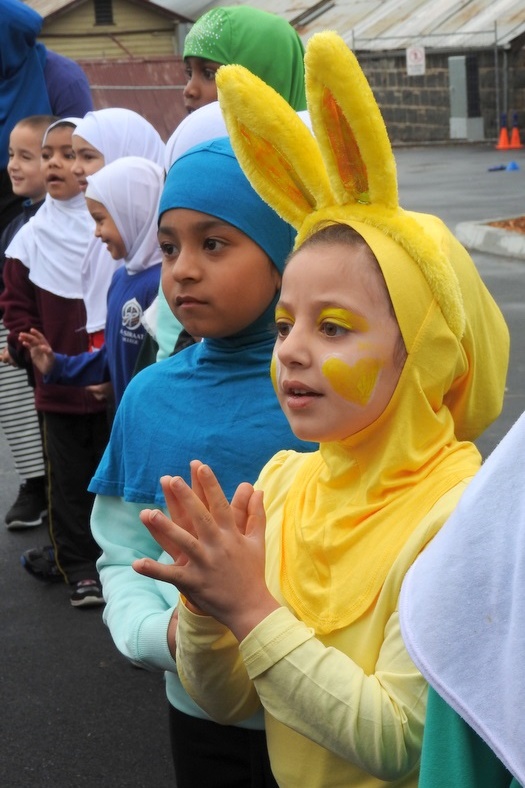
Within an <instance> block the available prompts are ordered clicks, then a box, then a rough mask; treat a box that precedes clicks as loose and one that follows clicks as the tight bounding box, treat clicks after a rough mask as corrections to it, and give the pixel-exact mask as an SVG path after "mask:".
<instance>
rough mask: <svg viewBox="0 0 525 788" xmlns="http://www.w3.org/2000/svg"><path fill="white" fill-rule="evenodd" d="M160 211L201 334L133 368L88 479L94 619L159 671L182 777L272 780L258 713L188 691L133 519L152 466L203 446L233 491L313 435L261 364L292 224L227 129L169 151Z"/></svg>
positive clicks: (168, 249) (151, 501)
mask: <svg viewBox="0 0 525 788" xmlns="http://www.w3.org/2000/svg"><path fill="white" fill-rule="evenodd" d="M159 216H160V218H159V242H160V245H161V250H162V254H163V262H162V285H163V290H164V294H165V296H166V299H167V301H168V303H169V305H170V307H171V309H172V310H173V311H174V313H175V315H176V317H177V318H178V320H179V321H180V322H181V323H182V325H183V326H184V328H185V329H186V330H187V331H188V332H189V333H190V334H191V335H192V336H194V337H199V338H201V337H202V341H200V342H197V343H196V344H194V345H192V346H190V347H187V348H186V349H184V350H182V351H181V352H180V353H178V354H176V355H175V356H172V357H171V358H168V359H165V360H164V361H161V362H159V363H157V364H153V365H152V366H150V367H147V368H146V369H145V370H143V371H142V372H141V373H140V374H139V375H137V376H136V377H135V378H134V379H133V380H132V381H131V383H130V384H129V386H128V388H127V389H126V391H125V393H124V397H123V399H122V401H121V404H120V407H119V408H118V411H117V414H116V417H115V422H114V426H113V432H112V436H111V440H110V443H109V445H108V447H107V450H106V452H105V454H104V457H103V459H102V462H101V464H100V466H99V468H98V470H97V472H96V474H95V477H94V479H93V481H92V483H91V486H90V490H91V491H92V492H95V493H97V497H96V501H95V506H94V510H93V516H92V530H93V534H94V536H95V539H96V540H97V542H98V543H99V545H100V547H101V549H102V551H103V552H102V557H101V558H100V562H99V564H98V567H99V570H100V573H101V580H102V584H103V590H104V596H105V599H106V603H107V604H106V608H105V613H104V618H105V622H106V623H107V624H108V626H109V628H110V630H111V633H112V636H113V638H114V640H115V643H116V645H117V647H118V648H119V649H120V650H121V651H122V652H123V653H124V654H125V655H126V656H127V657H128V658H129V659H130V660H131V661H132V662H133V663H134V664H138V665H140V666H143V667H146V668H149V669H157V670H164V671H166V689H167V695H168V700H169V703H170V726H171V738H172V749H173V756H174V763H175V773H176V781H177V786H178V788H185V786H192V787H194V786H197V785H206V786H207V788H220V787H221V788H222V787H224V788H227V787H228V788H230V787H231V786H233V785H239V786H255V785H258V786H275V782H274V779H273V777H272V775H271V772H270V768H269V764H268V760H267V753H266V742H265V734H264V730H263V721H262V716H261V717H259V716H256V717H253V718H250V719H248V720H245V721H243V722H242V723H241V724H240V725H239V726H226V727H225V726H220V725H218V724H216V723H214V722H212V721H210V720H209V718H208V717H207V716H206V715H205V714H204V713H203V712H202V711H201V709H200V708H199V707H198V706H197V705H196V704H195V703H194V702H193V701H192V700H191V699H190V697H189V696H188V695H187V694H186V693H185V691H184V689H183V688H182V685H181V683H180V680H179V678H178V675H177V666H176V663H175V637H176V626H177V619H176V612H175V611H176V607H177V600H178V592H177V590H176V589H175V588H174V587H173V586H171V585H169V584H164V583H160V582H157V581H154V580H151V579H148V578H145V577H143V576H140V575H138V574H137V573H136V572H134V570H133V569H132V567H131V564H132V562H133V561H134V560H135V559H136V558H141V557H144V556H148V557H151V558H154V559H156V560H160V561H169V562H171V560H172V559H171V558H170V557H169V556H168V555H167V554H163V552H162V548H161V547H159V545H158V544H157V543H156V542H155V541H154V539H153V538H152V537H151V535H150V534H149V532H148V531H147V529H146V528H145V527H144V526H143V525H142V523H141V521H140V519H139V513H140V511H141V510H142V509H143V508H145V507H151V506H152V505H153V506H164V496H163V493H162V489H161V485H160V478H161V477H162V476H164V475H167V474H169V475H180V476H182V477H183V478H185V479H187V480H189V463H190V461H191V460H192V459H194V458H195V457H201V456H205V457H207V458H211V459H210V463H213V467H214V468H216V469H217V473H218V477H219V479H220V482H221V484H222V485H223V488H224V490H225V492H226V495H228V496H232V495H233V492H234V491H235V489H236V487H237V485H238V484H239V483H240V481H242V480H245V479H249V480H251V481H254V480H255V478H256V477H257V475H258V472H259V470H260V469H261V468H262V466H263V465H264V463H265V462H266V461H267V460H268V459H269V458H270V457H271V456H272V455H273V454H274V453H275V452H276V451H278V450H280V449H294V448H296V449H297V450H300V451H305V450H306V451H308V449H309V448H310V449H313V448H314V446H313V445H311V444H304V443H303V442H301V441H299V440H298V439H297V438H295V437H294V435H293V433H292V432H291V430H290V427H289V426H288V423H287V421H286V419H285V417H284V415H283V413H282V411H281V409H280V407H279V404H278V402H277V398H276V397H275V394H274V391H273V387H272V384H271V380H270V374H269V369H270V361H271V356H272V349H273V343H274V332H273V317H274V307H275V304H276V302H277V298H278V292H279V288H280V280H281V273H282V271H283V267H284V261H285V259H286V257H287V255H288V254H289V252H290V251H291V249H292V245H293V241H294V231H293V230H292V228H291V227H290V225H288V224H287V223H285V222H284V221H282V220H281V219H280V218H279V217H278V216H277V214H276V213H274V211H273V210H272V209H270V208H269V207H268V205H267V204H266V203H265V202H263V200H261V199H260V197H259V196H258V195H257V194H256V192H255V191H254V190H253V189H252V187H251V186H250V184H249V182H248V180H247V179H246V177H245V176H244V174H243V173H242V171H241V169H240V167H239V164H238V163H237V160H236V158H235V155H234V154H233V151H232V149H231V146H230V143H229V141H228V139H226V138H224V139H223V138H221V139H216V140H212V141H211V142H206V143H203V144H201V145H198V146H196V147H194V148H192V149H190V150H189V151H187V152H186V153H185V154H184V155H183V156H182V157H181V158H179V159H178V160H177V161H176V162H175V164H174V165H173V167H172V168H171V170H170V172H169V174H168V177H167V181H166V184H165V188H164V191H163V194H162V197H161V202H160V209H159ZM167 436H168V437H167ZM252 775H253V776H252Z"/></svg>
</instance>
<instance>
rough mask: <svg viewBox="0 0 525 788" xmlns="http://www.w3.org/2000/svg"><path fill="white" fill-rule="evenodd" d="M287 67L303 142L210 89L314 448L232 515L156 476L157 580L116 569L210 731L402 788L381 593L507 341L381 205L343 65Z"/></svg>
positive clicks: (464, 444) (417, 700) (284, 457)
mask: <svg viewBox="0 0 525 788" xmlns="http://www.w3.org/2000/svg"><path fill="white" fill-rule="evenodd" d="M305 66H306V90H307V96H308V106H309V110H310V114H311V119H312V125H313V129H314V132H315V137H313V136H312V135H311V134H310V133H309V131H308V130H307V129H306V128H305V127H304V126H303V124H302V122H301V121H300V120H299V119H298V118H297V117H296V116H295V115H294V114H293V112H292V111H291V110H290V108H289V107H287V105H286V104H285V102H283V101H282V100H281V99H280V98H279V97H278V96H277V95H276V94H274V93H273V91H271V90H270V89H269V88H267V87H266V86H265V85H264V84H263V83H261V82H260V81H259V80H257V79H256V78H255V77H253V76H252V75H250V74H249V73H248V72H246V71H245V70H244V69H242V67H238V66H228V67H225V68H224V69H221V70H220V71H219V73H218V78H217V81H218V85H219V96H220V101H221V105H222V107H223V111H224V114H225V117H226V121H227V124H228V127H229V130H230V134H231V138H232V144H233V145H234V147H235V150H236V154H237V156H238V158H239V161H240V162H241V165H242V166H243V168H244V169H245V172H246V174H247V175H248V177H249V178H250V180H251V181H252V184H253V186H254V187H255V188H256V189H257V190H258V191H259V193H260V194H261V196H262V197H263V198H264V199H266V200H267V201H268V202H269V203H270V204H271V205H272V207H274V208H275V209H276V210H277V211H278V212H279V213H280V214H281V215H282V216H283V217H285V218H286V219H287V220H288V221H289V222H291V223H292V224H293V225H294V226H295V227H296V228H297V230H298V237H297V242H296V251H295V252H294V254H293V255H292V257H291V259H290V261H289V263H288V266H287V268H286V270H285V273H284V277H283V285H282V291H281V298H280V301H279V304H278V306H277V310H276V323H277V334H278V336H277V341H276V348H275V353H274V360H273V365H272V374H273V380H274V384H275V387H276V391H277V395H278V397H279V400H280V402H281V406H282V407H283V410H284V412H285V414H286V415H287V417H288V419H289V421H290V424H291V426H292V429H293V430H294V432H295V433H296V434H297V435H298V436H300V437H301V438H307V439H308V440H316V441H319V442H320V448H319V451H318V452H315V453H312V454H310V455H304V454H299V453H297V452H288V451H286V452H281V453H279V454H278V455H276V456H275V457H274V458H273V459H272V460H271V461H270V462H269V463H268V464H267V465H266V467H265V468H264V469H263V471H262V473H261V475H260V477H259V480H258V482H257V484H256V485H255V488H254V487H252V486H251V485H248V484H245V485H241V486H240V487H239V488H238V490H237V492H236V494H235V496H234V498H233V499H232V501H231V503H228V502H227V501H226V499H225V498H224V495H223V494H222V491H221V489H220V487H219V485H218V484H217V482H216V479H215V477H214V475H213V473H212V471H211V469H209V468H208V467H207V466H206V465H203V464H202V463H201V462H199V461H195V462H193V463H192V487H193V490H192V489H190V487H188V486H187V485H186V484H185V483H184V482H183V481H182V480H181V479H180V478H179V477H175V478H170V477H166V478H165V479H163V490H164V493H165V496H166V501H167V504H168V508H169V511H170V515H171V518H172V519H171V520H170V519H169V518H167V517H165V516H164V515H163V514H162V513H161V512H159V511H158V510H144V511H143V513H142V515H141V518H142V521H143V522H144V524H145V525H146V526H147V527H148V528H149V530H150V531H151V533H152V534H153V536H154V537H155V538H156V539H157V541H158V542H159V543H160V544H161V545H162V547H163V548H164V549H165V550H167V551H168V552H169V553H170V554H171V555H172V557H173V558H174V564H173V565H170V566H166V565H159V564H156V563H155V562H152V561H150V560H148V559H141V560H139V561H137V562H135V564H134V568H135V570H136V571H138V572H140V573H142V574H145V575H148V576H151V577H155V578H157V579H159V580H164V581H166V582H170V583H173V584H175V585H176V586H177V587H178V588H180V589H181V591H182V593H183V594H184V595H185V599H184V600H183V601H182V602H181V604H180V608H179V630H178V634H177V666H178V670H179V674H180V676H181V680H182V682H183V684H184V686H185V688H186V689H187V691H188V692H189V693H190V694H191V695H192V696H193V697H194V699H195V700H196V702H197V703H198V704H199V705H200V706H202V708H204V709H206V711H207V712H208V713H209V714H210V715H211V716H212V717H213V718H214V719H217V720H218V721H219V722H222V723H224V724H231V723H234V722H235V721H238V720H240V719H243V718H245V717H247V716H249V715H250V714H251V713H253V711H254V709H256V708H257V707H258V706H259V705H260V704H262V706H263V707H264V709H265V714H266V729H267V737H268V747H269V752H270V758H271V763H272V769H273V771H274V774H275V777H276V779H277V781H278V783H279V785H281V786H285V787H286V788H296V786H300V785H304V786H308V788H330V787H332V786H333V787H334V788H335V787H336V786H337V788H341V787H342V786H350V785H351V786H379V785H382V784H383V783H384V781H392V782H394V783H395V784H396V785H399V786H401V785H402V786H416V785H417V771H418V761H419V754H420V748H421V739H422V731H423V723H424V718H425V704H426V684H425V681H424V679H423V678H422V677H421V675H420V674H419V672H418V671H417V669H416V668H415V666H414V665H413V663H412V662H411V660H410V658H409V656H408V654H407V652H406V650H405V648H404V645H403V641H402V639H401V635H400V630H399V620H398V613H397V604H398V595H399V591H400V587H401V583H402V580H403V577H404V575H405V573H406V571H407V570H408V568H409V567H410V565H411V564H412V562H413V561H414V560H415V558H416V557H417V555H418V554H419V553H420V551H421V550H422V549H423V548H424V547H425V545H426V544H427V543H428V542H429V540H430V539H432V537H433V536H434V535H435V533H436V532H437V531H438V530H439V528H440V527H441V526H442V525H443V523H444V522H445V520H446V519H447V517H448V516H449V514H450V513H451V511H452V510H453V509H454V507H455V505H456V504H457V502H458V500H459V498H460V496H461V494H462V492H463V490H464V489H465V487H466V485H467V483H468V481H469V480H470V479H471V478H472V477H473V476H474V474H475V473H476V472H477V470H478V468H479V466H480V456H479V453H478V452H477V450H476V448H475V446H474V445H473V444H472V443H471V442H470V441H472V440H473V439H474V438H475V437H477V436H478V435H479V434H480V433H481V432H482V431H483V429H484V428H485V427H486V426H487V425H488V424H489V423H490V422H491V421H492V420H494V419H495V418H496V417H497V416H498V414H499V412H500V409H501V404H502V398H503V391H504V385H505V373H506V367H507V359H508V332H507V329H506V326H505V323H504V321H503V318H502V316H501V314H500V312H499V309H498V308H497V306H496V304H495V303H494V301H493V299H492V298H491V296H490V294H489V293H488V291H487V290H486V288H485V287H484V285H483V283H482V281H481V279H480V277H479V275H478V274H477V271H476V269H475V267H474V264H473V262H472V260H471V259H470V257H469V255H468V254H467V252H466V251H465V250H464V249H463V247H462V246H461V245H460V244H459V243H458V242H457V241H456V240H455V239H454V238H453V236H452V235H451V234H450V232H449V231H448V230H447V228H446V227H445V226H444V225H443V224H442V223H441V222H440V221H439V220H438V219H437V218H436V217H432V216H425V215H422V214H415V213H408V212H405V211H404V210H403V209H401V208H400V207H399V205H398V201H397V183H396V175H395V163H394V158H393V155H392V151H391V148H390V144H389V141H388V137H387V134H386V130H385V127H384V124H383V121H382V118H381V116H380V113H379V110H378V108H377V105H376V103H375V101H374V98H373V95H372V93H371V91H370V88H369V86H368V84H367V82H366V80H365V78H364V76H363V74H362V72H361V70H360V68H359V66H358V64H357V61H356V59H355V58H354V56H353V55H352V53H351V52H350V51H349V50H348V49H347V48H346V46H345V45H344V43H343V42H342V40H341V39H340V38H339V37H338V36H337V35H336V34H334V33H322V34H319V35H317V36H314V37H313V38H312V39H311V40H310V42H309V45H308V48H307V55H306V59H305ZM202 459H204V460H205V459H206V458H202ZM263 493H264V505H263ZM265 522H266V531H265Z"/></svg>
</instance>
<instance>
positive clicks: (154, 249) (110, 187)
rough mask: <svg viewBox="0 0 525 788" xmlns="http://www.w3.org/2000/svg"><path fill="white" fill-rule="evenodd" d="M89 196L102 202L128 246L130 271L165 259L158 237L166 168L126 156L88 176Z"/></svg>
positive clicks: (126, 260)
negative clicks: (160, 203) (159, 212)
mask: <svg viewBox="0 0 525 788" xmlns="http://www.w3.org/2000/svg"><path fill="white" fill-rule="evenodd" d="M87 182H88V187H87V189H86V197H90V198H91V199H93V200H96V201H97V202H100V203H102V205H103V206H104V207H105V208H106V210H107V211H108V213H109V215H110V216H111V218H112V219H113V221H114V222H115V225H116V226H117V229H118V231H119V233H120V235H121V238H122V240H123V242H124V246H125V247H126V250H127V254H126V256H125V258H124V265H125V266H126V270H127V272H128V273H129V274H137V273H139V271H145V270H146V269H147V268H151V266H153V265H157V264H158V263H160V262H161V261H162V253H161V251H160V248H159V242H158V240H157V216H158V211H159V200H160V195H161V193H162V188H163V186H164V170H163V168H162V167H159V165H158V164H155V163H154V162H152V161H148V159H143V158H140V157H139V156H124V157H123V158H122V159H117V160H116V161H113V162H111V164H108V165H106V166H105V167H103V168H102V169H101V170H99V171H98V172H96V173H94V174H93V175H89V176H88V178H87Z"/></svg>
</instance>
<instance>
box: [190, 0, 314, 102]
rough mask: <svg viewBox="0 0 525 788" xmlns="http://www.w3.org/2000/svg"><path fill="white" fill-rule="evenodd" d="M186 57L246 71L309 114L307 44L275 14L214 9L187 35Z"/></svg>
mask: <svg viewBox="0 0 525 788" xmlns="http://www.w3.org/2000/svg"><path fill="white" fill-rule="evenodd" d="M187 57H202V58H204V59H205V60H214V61H215V62H216V63H222V64H223V65H231V64H235V65H240V66H244V67H245V68H247V69H248V70H249V71H251V72H252V74H255V75H256V76H258V77H260V79H262V80H263V81H264V82H266V83H267V84H268V85H270V86H271V87H272V88H273V89H274V90H276V91H277V92H278V93H280V94H281V96H282V97H283V98H284V99H286V101H287V102H288V103H289V104H290V106H291V107H293V109H295V110H301V109H306V98H305V92H304V63H303V59H304V47H303V43H302V41H301V39H300V38H299V35H298V34H297V32H296V30H294V28H293V27H292V26H291V25H290V24H289V23H288V22H287V21H286V20H285V19H283V18H282V17H280V16H277V15H276V14H270V13H268V12H267V11H260V10H259V9H257V8H250V7H248V6H245V5H239V6H226V7H222V8H212V9H211V11H208V12H207V13H206V14H204V15H203V16H201V17H200V18H199V19H198V20H197V21H196V22H195V24H194V25H193V27H192V28H191V30H190V32H189V33H188V35H187V36H186V40H185V42H184V58H187Z"/></svg>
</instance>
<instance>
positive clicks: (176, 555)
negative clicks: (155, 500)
mask: <svg viewBox="0 0 525 788" xmlns="http://www.w3.org/2000/svg"><path fill="white" fill-rule="evenodd" d="M139 516H140V519H141V521H142V523H143V524H144V525H145V526H146V528H147V529H148V531H149V532H150V533H151V535H152V536H153V538H154V539H155V541H156V542H157V543H158V544H159V545H160V546H161V547H162V549H163V550H164V551H165V552H166V553H168V555H170V556H171V557H172V558H173V560H174V561H177V560H179V559H182V560H183V562H184V563H186V559H185V556H188V557H193V556H194V554H195V548H196V546H197V545H198V541H197V539H196V538H195V536H193V534H190V533H188V532H187V531H185V530H184V528H181V527H180V526H179V525H177V524H176V523H174V522H172V521H171V520H170V519H169V518H168V517H166V515H165V514H163V512H161V511H160V510H159V509H143V510H142V511H141V513H140V515H139Z"/></svg>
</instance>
